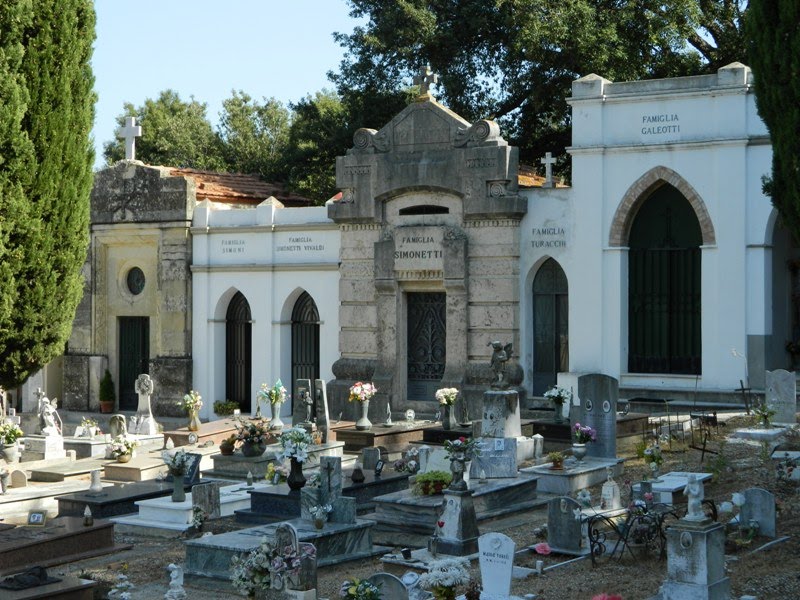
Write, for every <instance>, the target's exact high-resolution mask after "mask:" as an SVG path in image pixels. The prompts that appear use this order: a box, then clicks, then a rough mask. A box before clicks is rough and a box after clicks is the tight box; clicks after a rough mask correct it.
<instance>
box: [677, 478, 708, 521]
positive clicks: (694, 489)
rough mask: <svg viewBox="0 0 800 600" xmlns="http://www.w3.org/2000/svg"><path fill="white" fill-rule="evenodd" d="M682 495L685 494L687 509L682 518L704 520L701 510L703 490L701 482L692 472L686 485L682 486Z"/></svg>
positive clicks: (704, 515) (704, 516)
mask: <svg viewBox="0 0 800 600" xmlns="http://www.w3.org/2000/svg"><path fill="white" fill-rule="evenodd" d="M683 495H684V496H687V498H688V500H687V511H686V516H685V517H684V520H686V521H705V520H706V518H707V517H706V514H705V513H704V512H703V498H704V497H705V491H704V489H703V482H702V481H698V480H697V476H696V475H695V474H694V473H691V474H690V475H689V480H688V482H687V483H686V487H685V488H683Z"/></svg>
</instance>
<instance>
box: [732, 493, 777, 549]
mask: <svg viewBox="0 0 800 600" xmlns="http://www.w3.org/2000/svg"><path fill="white" fill-rule="evenodd" d="M743 493H744V504H743V505H742V510H741V512H740V513H739V524H740V525H741V526H742V527H747V526H748V524H749V523H750V521H755V522H756V523H758V533H759V535H763V536H766V537H775V536H776V535H777V533H776V530H775V494H773V493H772V492H768V491H767V490H764V489H762V488H749V489H746V490H745V491H744V492H743Z"/></svg>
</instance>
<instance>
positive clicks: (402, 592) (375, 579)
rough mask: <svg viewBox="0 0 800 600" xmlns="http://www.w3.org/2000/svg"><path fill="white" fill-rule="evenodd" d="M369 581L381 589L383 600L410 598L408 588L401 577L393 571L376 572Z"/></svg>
mask: <svg viewBox="0 0 800 600" xmlns="http://www.w3.org/2000/svg"><path fill="white" fill-rule="evenodd" d="M367 581H369V582H371V583H373V584H375V585H376V586H378V587H379V588H380V590H381V600H408V589H407V588H406V586H405V585H404V584H403V582H402V581H400V579H398V578H397V577H395V576H394V575H392V574H391V573H375V574H374V575H370V576H369V577H367Z"/></svg>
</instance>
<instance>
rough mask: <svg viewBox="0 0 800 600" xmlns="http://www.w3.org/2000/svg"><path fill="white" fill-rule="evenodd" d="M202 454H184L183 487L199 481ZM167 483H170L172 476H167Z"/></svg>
mask: <svg viewBox="0 0 800 600" xmlns="http://www.w3.org/2000/svg"><path fill="white" fill-rule="evenodd" d="M202 459H203V455H202V454H195V453H193V452H187V453H186V471H185V472H184V474H183V483H184V485H194V484H195V483H197V482H198V481H199V480H200V461H201V460H202ZM167 481H172V475H167Z"/></svg>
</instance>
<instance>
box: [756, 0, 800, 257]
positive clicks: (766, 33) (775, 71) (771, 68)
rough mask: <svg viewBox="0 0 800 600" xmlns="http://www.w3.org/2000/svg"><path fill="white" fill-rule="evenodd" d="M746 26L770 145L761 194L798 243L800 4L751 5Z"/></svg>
mask: <svg viewBox="0 0 800 600" xmlns="http://www.w3.org/2000/svg"><path fill="white" fill-rule="evenodd" d="M745 27H746V32H747V38H748V60H749V62H750V66H751V67H752V69H753V79H754V83H755V91H756V105H757V106H758V114H759V115H760V116H761V118H762V119H763V120H764V123H766V125H767V129H769V135H770V139H771V140H772V176H771V177H765V178H764V192H765V193H766V194H767V195H769V196H770V197H771V198H772V203H773V204H774V205H775V208H777V209H778V212H779V213H780V215H781V217H782V218H783V222H784V225H786V227H787V229H789V231H791V232H792V235H793V236H794V239H795V240H796V241H800V3H798V2H797V0H752V1H751V2H750V5H749V8H748V11H747V17H746V21H745Z"/></svg>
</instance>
